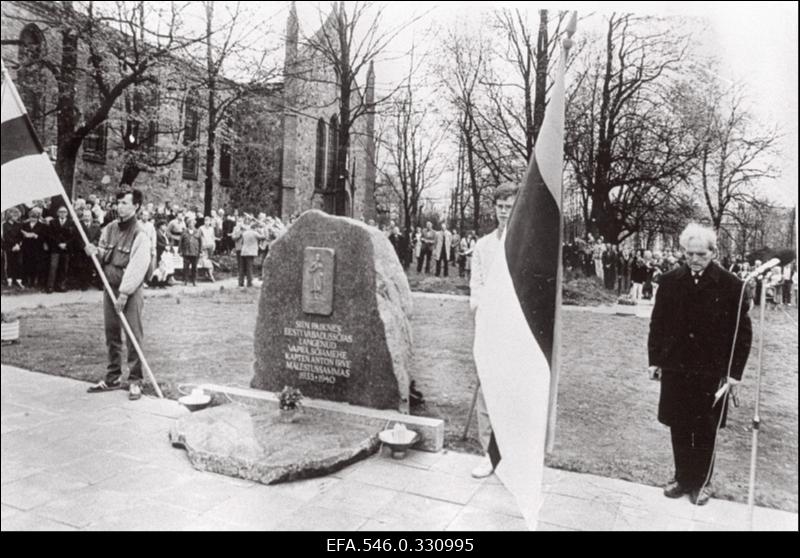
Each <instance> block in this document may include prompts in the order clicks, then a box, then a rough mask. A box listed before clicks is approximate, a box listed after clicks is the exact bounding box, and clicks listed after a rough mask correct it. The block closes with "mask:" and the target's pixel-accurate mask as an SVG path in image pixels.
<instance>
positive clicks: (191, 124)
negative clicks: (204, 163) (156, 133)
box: [183, 89, 200, 180]
mask: <svg viewBox="0 0 800 558" xmlns="http://www.w3.org/2000/svg"><path fill="white" fill-rule="evenodd" d="M197 105H198V102H197V91H195V90H193V89H192V90H190V91H189V93H188V95H187V96H186V105H185V107H184V120H183V145H184V152H183V178H185V179H186V180H197V173H198V167H199V162H200V157H199V156H198V154H197V147H196V143H197V140H198V139H199V137H200V111H199V110H198V107H197Z"/></svg>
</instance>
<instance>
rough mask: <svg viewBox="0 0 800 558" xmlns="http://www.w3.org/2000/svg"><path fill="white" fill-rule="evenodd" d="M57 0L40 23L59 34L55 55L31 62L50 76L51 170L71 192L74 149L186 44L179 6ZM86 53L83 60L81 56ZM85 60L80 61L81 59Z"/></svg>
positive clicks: (192, 39)
mask: <svg viewBox="0 0 800 558" xmlns="http://www.w3.org/2000/svg"><path fill="white" fill-rule="evenodd" d="M79 4H80V5H79V6H77V7H76V6H74V3H73V2H61V5H60V9H57V10H56V14H55V15H54V16H53V18H52V20H50V21H47V22H45V23H46V25H48V26H49V27H51V28H53V29H58V30H59V32H60V34H61V39H62V40H61V55H60V59H58V60H56V59H55V58H53V57H46V56H43V57H41V58H37V59H36V60H34V61H32V63H35V64H37V65H39V66H41V67H43V68H46V70H47V71H48V72H49V73H50V74H52V76H53V77H54V79H55V81H56V83H57V89H58V98H57V102H56V111H57V140H56V144H57V147H58V152H57V158H56V172H57V173H58V175H59V178H60V179H61V182H62V184H63V185H64V188H65V190H66V191H67V193H68V194H71V192H72V187H73V179H74V174H75V161H76V157H77V154H78V151H79V149H80V147H81V145H82V143H83V141H84V139H86V137H87V136H89V134H91V133H92V131H93V130H95V129H97V128H98V127H100V126H102V125H103V124H104V123H105V122H106V120H107V119H108V116H109V113H110V111H111V110H112V108H113V107H114V105H115V103H117V101H118V100H119V99H120V98H121V97H122V96H123V94H124V93H125V92H126V91H127V90H128V89H129V88H131V87H133V86H136V85H139V84H144V83H148V82H152V81H153V74H152V72H153V70H154V69H155V68H157V67H158V66H159V65H160V64H161V63H162V62H163V61H164V60H166V59H167V58H169V57H170V56H172V55H173V54H174V53H176V52H177V51H178V50H179V49H182V48H184V47H185V46H186V44H187V43H189V42H192V41H196V40H200V39H199V38H187V37H184V36H182V35H181V25H182V24H181V13H182V11H183V9H184V8H185V5H178V4H175V3H170V4H168V5H166V6H163V5H162V4H161V3H148V2H115V3H111V2H107V3H106V2H103V3H99V2H81V3H79ZM85 55H86V58H84V56H85ZM84 60H86V63H84ZM85 82H89V83H90V84H91V89H92V90H93V91H94V92H95V94H94V97H95V98H94V99H89V100H84V99H83V98H82V95H81V93H82V88H81V87H79V84H82V83H85Z"/></svg>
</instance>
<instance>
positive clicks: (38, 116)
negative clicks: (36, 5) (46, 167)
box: [17, 23, 47, 139]
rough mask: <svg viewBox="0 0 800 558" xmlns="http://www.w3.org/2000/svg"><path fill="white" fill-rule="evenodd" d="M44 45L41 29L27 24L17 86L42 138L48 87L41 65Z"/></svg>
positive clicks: (20, 45) (20, 52)
mask: <svg viewBox="0 0 800 558" xmlns="http://www.w3.org/2000/svg"><path fill="white" fill-rule="evenodd" d="M44 47H45V44H44V35H43V34H42V32H41V30H40V29H39V28H38V27H37V26H36V25H35V24H33V23H30V24H28V25H26V26H25V27H24V28H23V29H22V32H21V33H20V34H19V52H18V56H19V58H18V60H19V72H18V73H17V86H18V89H19V96H20V98H21V99H22V103H23V104H24V105H25V109H26V110H27V111H28V116H29V117H30V119H31V122H32V123H33V127H34V129H35V130H36V133H37V134H38V135H39V138H40V139H44V132H45V113H46V104H45V103H46V99H45V95H44V92H45V91H46V90H47V88H46V84H45V76H44V72H43V68H42V66H41V58H42V54H43V52H44Z"/></svg>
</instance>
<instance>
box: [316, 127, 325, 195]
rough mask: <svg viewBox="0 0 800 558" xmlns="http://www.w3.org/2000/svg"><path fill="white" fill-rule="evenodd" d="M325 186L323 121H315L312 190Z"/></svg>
mask: <svg viewBox="0 0 800 558" xmlns="http://www.w3.org/2000/svg"><path fill="white" fill-rule="evenodd" d="M324 188H325V121H324V120H323V119H322V118H320V119H319V121H318V122H317V158H316V162H315V165H314V190H315V191H319V190H322V189H324Z"/></svg>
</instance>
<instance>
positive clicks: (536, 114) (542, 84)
mask: <svg viewBox="0 0 800 558" xmlns="http://www.w3.org/2000/svg"><path fill="white" fill-rule="evenodd" d="M547 44H548V35H547V10H539V35H538V40H537V43H536V96H535V97H534V101H533V126H532V128H533V129H532V130H531V131H532V136H531V135H530V134H528V138H527V140H528V141H527V148H528V160H529V161H530V158H531V155H532V154H533V145H534V143H535V142H536V138H537V137H539V130H540V129H541V127H542V122H544V111H545V108H546V107H547V100H546V98H545V97H546V94H547V66H548V64H549V60H548V54H547ZM525 89H526V91H525V92H526V99H525V103H526V107H525V108H526V112H528V111H529V110H530V85H529V84H528V83H527V82H526V83H525ZM526 116H530V113H528V114H527V115H526ZM528 129H529V130H530V126H529V128H528Z"/></svg>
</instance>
